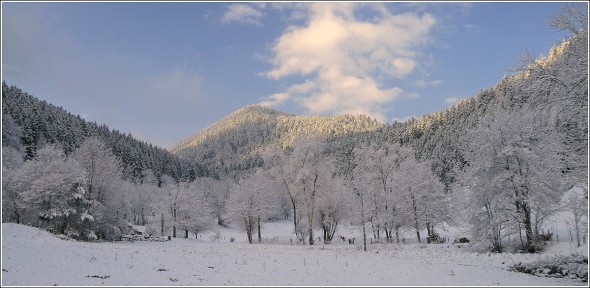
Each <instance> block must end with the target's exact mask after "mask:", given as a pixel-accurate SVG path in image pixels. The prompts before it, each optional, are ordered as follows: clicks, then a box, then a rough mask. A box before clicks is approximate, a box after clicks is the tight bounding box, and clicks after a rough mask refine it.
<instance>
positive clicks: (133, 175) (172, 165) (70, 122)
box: [2, 82, 206, 181]
mask: <svg viewBox="0 0 590 288" xmlns="http://www.w3.org/2000/svg"><path fill="white" fill-rule="evenodd" d="M2 114H3V116H2V146H3V148H4V147H12V148H14V149H15V150H17V151H18V152H17V153H20V154H22V155H23V158H25V159H32V158H34V157H35V155H36V150H37V149H38V148H41V147H42V146H43V145H45V144H48V143H49V144H56V145H58V146H59V147H61V148H62V149H63V151H64V153H66V154H69V153H71V152H72V151H74V150H75V149H76V148H77V147H79V146H80V145H81V144H82V142H84V140H85V139H86V138H87V137H89V136H98V137H99V138H100V139H101V140H102V141H103V142H104V143H105V144H106V145H107V146H108V147H109V148H111V149H112V151H113V153H114V154H115V156H117V158H119V159H120V161H121V162H122V165H123V167H122V168H123V172H124V175H125V177H127V178H130V179H133V180H137V181H139V180H141V179H142V178H143V177H144V176H145V175H146V173H148V170H151V172H153V173H154V175H155V176H156V178H157V179H160V176H162V175H164V174H166V175H169V176H171V177H173V178H175V179H190V178H194V177H195V176H198V175H203V174H206V173H205V172H204V170H203V169H202V168H201V167H200V166H199V165H198V164H194V165H193V164H192V163H190V162H188V161H186V160H183V159H180V158H179V157H177V156H176V155H174V154H172V153H170V152H169V151H167V150H164V149H161V148H159V147H156V146H153V145H152V144H149V143H146V142H143V141H139V140H137V139H135V138H133V137H132V136H131V134H125V133H122V132H119V131H118V130H111V129H109V128H108V127H107V126H106V125H99V124H97V123H96V122H88V121H85V120H84V119H82V118H81V117H80V116H79V115H73V114H71V113H70V112H68V111H66V110H65V109H63V108H62V107H57V106H55V105H52V104H50V103H47V102H46V101H42V100H39V99H38V98H36V97H34V96H32V95H30V94H28V93H26V92H24V91H22V90H21V89H19V88H17V87H15V86H8V85H7V84H6V82H2Z"/></svg>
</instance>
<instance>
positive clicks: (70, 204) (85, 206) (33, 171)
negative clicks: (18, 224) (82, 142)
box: [12, 145, 96, 240]
mask: <svg viewBox="0 0 590 288" xmlns="http://www.w3.org/2000/svg"><path fill="white" fill-rule="evenodd" d="M85 180H86V179H85V176H84V172H83V169H82V168H81V166H80V164H79V163H78V162H77V161H76V160H75V159H72V158H66V157H65V156H64V155H63V153H62V152H61V151H60V150H58V149H57V148H56V147H55V146H51V145H48V146H44V147H42V148H41V149H39V150H37V156H36V157H35V158H34V159H32V160H29V161H27V162H25V163H24V164H23V166H22V167H21V168H20V169H18V170H17V171H16V172H15V175H14V179H13V181H12V185H13V186H12V187H13V189H14V191H15V192H16V193H18V194H19V196H20V197H19V203H18V207H19V209H21V210H23V211H27V212H29V215H31V214H32V215H36V217H34V218H30V219H27V220H26V221H25V223H26V222H30V223H31V224H33V225H35V226H37V225H38V226H40V227H43V228H46V229H47V230H49V231H52V232H54V233H57V234H65V235H67V236H70V237H75V238H79V239H90V240H91V239H96V235H95V234H94V231H93V230H91V229H90V224H91V222H93V221H94V219H93V217H92V215H90V214H89V212H90V211H89V208H90V207H91V205H92V200H90V199H89V198H88V197H87V193H86V191H85V189H84V183H85ZM35 218H37V219H38V220H40V222H39V223H38V222H37V221H36V220H37V219H35Z"/></svg>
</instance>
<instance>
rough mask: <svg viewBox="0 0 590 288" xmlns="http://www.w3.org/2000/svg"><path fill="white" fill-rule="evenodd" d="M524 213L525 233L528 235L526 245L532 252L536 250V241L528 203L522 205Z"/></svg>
mask: <svg viewBox="0 0 590 288" xmlns="http://www.w3.org/2000/svg"><path fill="white" fill-rule="evenodd" d="M521 206H522V212H523V214H524V231H525V233H526V245H527V247H528V248H529V250H530V251H531V252H533V250H534V249H535V248H534V247H533V245H534V244H535V242H537V241H536V239H535V235H534V234H533V226H532V224H531V212H530V209H529V207H528V205H527V204H526V203H523V204H522V205H521Z"/></svg>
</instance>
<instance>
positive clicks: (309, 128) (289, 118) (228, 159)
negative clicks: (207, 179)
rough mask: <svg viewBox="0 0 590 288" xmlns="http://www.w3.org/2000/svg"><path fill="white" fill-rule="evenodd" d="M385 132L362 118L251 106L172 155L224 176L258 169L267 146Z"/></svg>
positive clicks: (191, 139)
mask: <svg viewBox="0 0 590 288" xmlns="http://www.w3.org/2000/svg"><path fill="white" fill-rule="evenodd" d="M384 128H385V124H382V123H379V122H377V121H376V120H372V119H370V118H369V117H367V116H364V115H338V116H298V115H293V114H288V113H284V112H280V111H276V110H273V109H271V108H268V107H263V106H259V105H250V106H246V107H244V108H241V109H239V110H237V111H235V112H233V113H231V114H229V115H228V116H226V117H225V118H223V119H222V120H221V121H219V122H217V123H215V124H213V125H212V126H210V127H209V128H206V129H204V130H202V131H200V132H198V133H196V134H195V135H193V136H190V137H188V138H187V139H185V140H183V141H182V142H180V143H179V144H178V145H176V146H174V147H173V148H172V149H171V151H172V152H173V153H175V154H177V155H179V156H181V157H183V158H187V159H191V160H192V161H195V162H197V163H201V164H202V165H205V166H206V167H211V168H212V170H213V171H216V172H217V173H221V174H225V173H228V172H230V171H235V170H243V169H249V168H252V167H256V166H259V165H260V164H261V163H262V159H261V157H260V152H262V151H263V150H264V149H265V148H266V147H268V146H269V145H273V144H278V145H280V146H281V147H283V148H285V147H288V146H290V145H291V144H292V143H293V141H295V140H296V139H299V138H302V137H305V136H321V137H328V136H340V135H347V134H352V133H359V132H368V131H377V130H380V129H384Z"/></svg>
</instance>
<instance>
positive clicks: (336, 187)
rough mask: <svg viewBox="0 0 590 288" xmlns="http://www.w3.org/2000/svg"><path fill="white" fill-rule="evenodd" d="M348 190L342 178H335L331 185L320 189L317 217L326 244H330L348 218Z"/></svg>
mask: <svg viewBox="0 0 590 288" xmlns="http://www.w3.org/2000/svg"><path fill="white" fill-rule="evenodd" d="M347 193H348V191H347V188H346V186H345V185H344V182H343V181H342V179H341V178H339V177H336V176H333V178H331V179H330V184H329V185H326V186H323V187H322V188H321V189H319V193H318V198H317V202H316V207H317V211H318V212H317V215H318V217H316V219H317V222H318V224H319V226H320V227H321V228H322V232H323V235H322V236H323V237H322V239H324V244H329V243H331V242H332V240H333V238H334V234H336V230H337V229H338V224H340V223H342V221H343V220H344V219H345V218H346V217H347V216H348V207H349V205H348V202H347V195H346V194H347Z"/></svg>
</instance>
